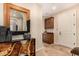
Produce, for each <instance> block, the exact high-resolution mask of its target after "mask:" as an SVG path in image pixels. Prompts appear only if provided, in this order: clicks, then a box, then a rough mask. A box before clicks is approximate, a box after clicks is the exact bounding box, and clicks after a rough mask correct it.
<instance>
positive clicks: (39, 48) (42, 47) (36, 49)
mask: <svg viewBox="0 0 79 59" xmlns="http://www.w3.org/2000/svg"><path fill="white" fill-rule="evenodd" d="M43 48H44V47H41V48H39V49H36V52H37V51H39V50H41V49H43Z"/></svg>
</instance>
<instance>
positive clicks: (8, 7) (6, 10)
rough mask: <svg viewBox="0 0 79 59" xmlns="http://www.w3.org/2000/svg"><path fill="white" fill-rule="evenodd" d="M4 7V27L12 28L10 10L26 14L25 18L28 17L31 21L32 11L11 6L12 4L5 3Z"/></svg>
mask: <svg viewBox="0 0 79 59" xmlns="http://www.w3.org/2000/svg"><path fill="white" fill-rule="evenodd" d="M3 5H4V14H3V15H4V26H6V27H10V10H11V9H14V10H17V11H20V12H23V13H25V17H27V18H28V20H29V18H30V10H28V9H26V8H23V7H20V6H17V5H14V4H11V3H4V4H3Z"/></svg>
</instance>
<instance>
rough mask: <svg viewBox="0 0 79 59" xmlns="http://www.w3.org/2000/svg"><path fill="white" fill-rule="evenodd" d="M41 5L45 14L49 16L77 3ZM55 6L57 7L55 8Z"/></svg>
mask: <svg viewBox="0 0 79 59" xmlns="http://www.w3.org/2000/svg"><path fill="white" fill-rule="evenodd" d="M40 5H41V6H42V13H43V16H44V17H48V16H52V15H54V14H56V13H58V12H60V11H63V10H64V9H67V8H69V7H72V6H74V5H76V3H41V4H40ZM53 7H55V8H54V10H53Z"/></svg>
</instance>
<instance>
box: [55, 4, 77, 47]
mask: <svg viewBox="0 0 79 59" xmlns="http://www.w3.org/2000/svg"><path fill="white" fill-rule="evenodd" d="M69 10H70V12H73V10H74V11H75V13H76V14H75V16H76V19H75V20H76V46H78V47H79V5H77V6H74V7H72V8H69V9H66V10H63V11H62V12H59V13H58V14H56V15H54V17H55V24H57V25H55V28H54V29H55V31H56V32H55V43H56V44H57V42H58V39H59V38H58V29H57V27H58V23H57V22H58V20H57V17H56V16H57V15H60V14H61V13H65V12H67V11H69ZM72 15H73V14H72Z"/></svg>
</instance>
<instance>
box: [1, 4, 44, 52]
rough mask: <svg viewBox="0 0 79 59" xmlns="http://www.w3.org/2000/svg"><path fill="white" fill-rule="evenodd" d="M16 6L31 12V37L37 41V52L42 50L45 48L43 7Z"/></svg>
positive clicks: (35, 5)
mask: <svg viewBox="0 0 79 59" xmlns="http://www.w3.org/2000/svg"><path fill="white" fill-rule="evenodd" d="M16 5H18V6H21V7H24V8H27V9H29V10H30V20H31V35H32V37H33V38H35V39H36V50H38V49H41V48H42V47H43V45H42V32H43V30H44V29H43V28H44V27H43V20H42V10H41V7H40V6H39V5H38V4H26V3H24V4H23V3H20V4H19V3H16ZM0 25H3V4H0ZM18 37H20V36H18ZM21 38H22V37H21Z"/></svg>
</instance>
